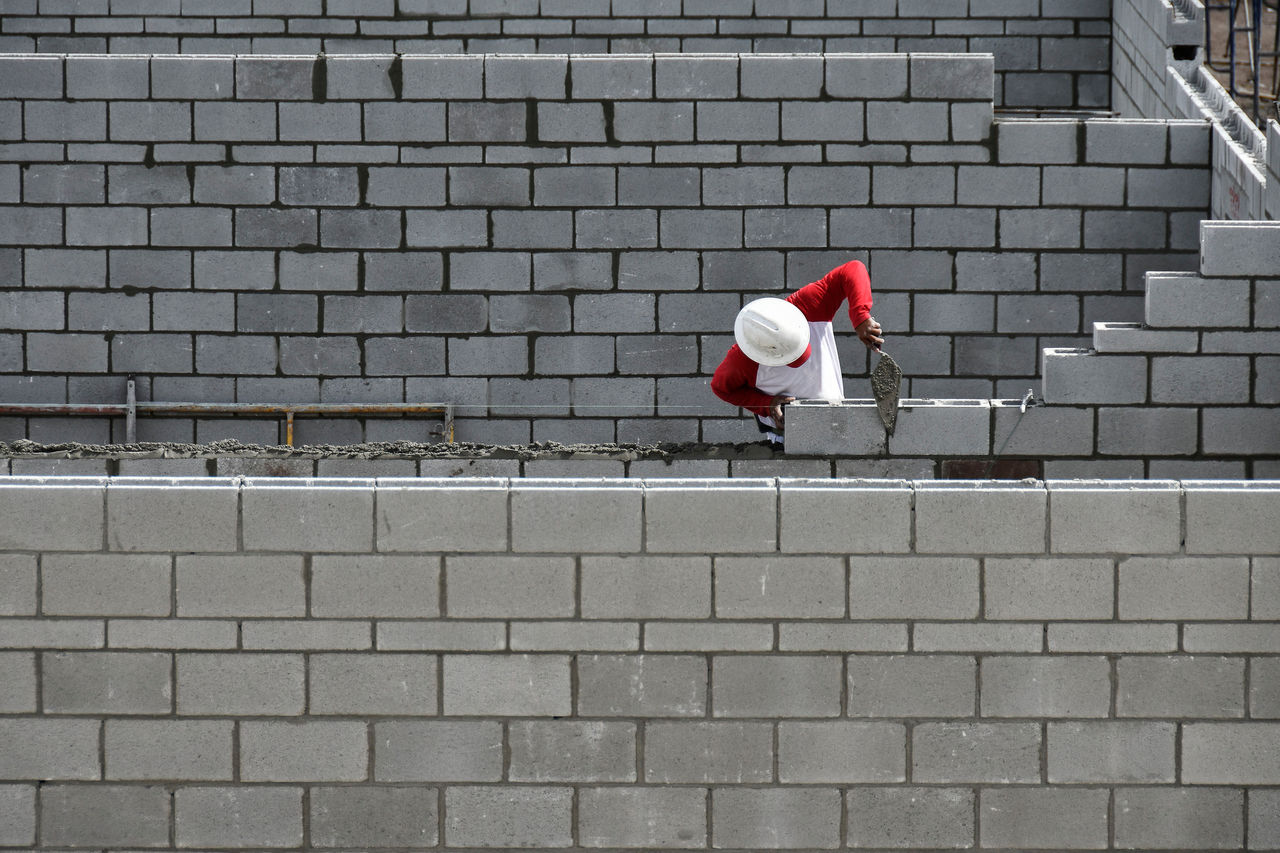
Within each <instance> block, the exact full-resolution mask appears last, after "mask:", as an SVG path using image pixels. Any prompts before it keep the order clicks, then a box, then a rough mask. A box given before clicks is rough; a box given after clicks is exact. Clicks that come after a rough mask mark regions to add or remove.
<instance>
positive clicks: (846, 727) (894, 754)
mask: <svg viewBox="0 0 1280 853" xmlns="http://www.w3.org/2000/svg"><path fill="white" fill-rule="evenodd" d="M905 778H906V728H905V727H904V726H902V725H901V724H899V723H888V722H874V723H864V722H852V721H838V722H821V723H819V722H783V723H780V724H779V726H778V781H780V782H783V783H804V784H813V783H820V784H822V783H825V784H833V783H848V782H858V783H861V782H901V781H903V780H904V779H905Z"/></svg>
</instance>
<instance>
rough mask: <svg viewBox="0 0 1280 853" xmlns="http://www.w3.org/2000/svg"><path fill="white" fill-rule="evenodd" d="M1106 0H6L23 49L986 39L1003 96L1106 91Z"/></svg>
mask: <svg viewBox="0 0 1280 853" xmlns="http://www.w3.org/2000/svg"><path fill="white" fill-rule="evenodd" d="M1109 6H1110V4H1109V3H1108V2H1107V1H1106V0H754V2H753V0H366V2H360V3H354V2H327V3H326V2H322V0H213V1H212V2H191V0H187V2H179V0H78V2H74V3H72V2H62V0H8V2H6V4H5V15H4V17H3V18H2V19H0V51H7V52H14V53H29V52H34V51H39V52H41V53H107V52H110V53H164V54H176V53H186V54H249V53H256V54H317V53H320V52H324V53H328V54H335V53H362V54H371V53H373V54H389V53H403V54H419V53H655V52H661V53H671V52H675V53H679V52H696V53H706V52H716V53H739V52H742V53H752V52H762V53H848V52H858V53H908V52H948V53H993V54H995V57H996V69H997V78H996V91H995V98H996V102H997V103H1001V104H1006V105H1008V106H1011V107H1041V108H1044V107H1050V108H1052V107H1068V108H1071V107H1079V108H1086V109H1088V108H1097V107H1105V106H1106V105H1107V99H1108V91H1107V87H1108V79H1107V63H1108V55H1109V51H1110V20H1109V16H1110V8H1109Z"/></svg>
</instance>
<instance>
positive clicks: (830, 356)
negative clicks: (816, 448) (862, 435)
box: [756, 320, 844, 441]
mask: <svg viewBox="0 0 1280 853" xmlns="http://www.w3.org/2000/svg"><path fill="white" fill-rule="evenodd" d="M809 346H810V347H811V348H812V351H811V353H810V355H809V360H808V361H806V362H805V363H804V364H802V365H800V366H799V367H787V366H786V365H785V364H783V365H779V366H778V367H771V366H769V365H767V364H762V365H760V367H759V368H757V369H756V387H757V388H759V389H760V390H761V391H764V392H765V393H766V394H789V395H790V396H792V397H795V398H796V399H797V400H827V401H829V402H832V403H838V402H840V401H841V400H843V399H844V376H843V375H842V374H841V373H840V353H839V352H838V351H837V350H836V334H835V329H834V328H832V325H831V321H830V320H827V321H824V322H819V323H813V322H811V323H809ZM757 417H758V418H759V419H760V422H761V423H762V424H765V425H766V426H776V424H774V421H773V418H771V417H768V416H767V415H757ZM767 435H768V437H769V440H770V441H781V440H782V437H781V436H779V435H777V434H775V433H772V432H770V433H767Z"/></svg>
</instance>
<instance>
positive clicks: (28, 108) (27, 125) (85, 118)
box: [23, 101, 107, 142]
mask: <svg viewBox="0 0 1280 853" xmlns="http://www.w3.org/2000/svg"><path fill="white" fill-rule="evenodd" d="M23 131H24V135H25V136H26V138H27V139H28V140H51V141H58V142H72V141H80V142H97V141H101V140H104V139H105V138H106V135H107V105H106V103H105V102H104V101H75V102H73V101H27V102H26V103H25V104H24V105H23Z"/></svg>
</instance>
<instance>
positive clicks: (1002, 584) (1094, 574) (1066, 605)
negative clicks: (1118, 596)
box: [983, 558, 1115, 620]
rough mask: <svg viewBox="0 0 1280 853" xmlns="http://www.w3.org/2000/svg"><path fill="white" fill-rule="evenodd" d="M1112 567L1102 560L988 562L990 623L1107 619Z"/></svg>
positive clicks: (985, 569) (986, 581)
mask: <svg viewBox="0 0 1280 853" xmlns="http://www.w3.org/2000/svg"><path fill="white" fill-rule="evenodd" d="M1114 584H1115V566H1114V564H1113V563H1112V562H1111V561H1110V560H1104V559H1066V558H1047V559H995V558H992V559H988V560H986V561H985V562H984V564H983V590H984V601H985V608H986V617H987V618H988V619H1044V620H1050V619H1052V620H1061V619H1109V618H1111V616H1112V614H1113V612H1114V607H1115V603H1114V601H1113V594H1112V592H1113V588H1114Z"/></svg>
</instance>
